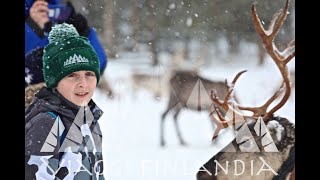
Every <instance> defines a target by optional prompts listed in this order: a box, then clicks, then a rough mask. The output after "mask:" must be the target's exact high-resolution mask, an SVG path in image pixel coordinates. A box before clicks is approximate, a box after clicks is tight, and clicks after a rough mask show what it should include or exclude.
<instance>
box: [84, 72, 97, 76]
mask: <svg viewBox="0 0 320 180" xmlns="http://www.w3.org/2000/svg"><path fill="white" fill-rule="evenodd" d="M86 75H87V76H95V75H96V74H95V73H94V72H87V73H86Z"/></svg>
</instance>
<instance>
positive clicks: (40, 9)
mask: <svg viewBox="0 0 320 180" xmlns="http://www.w3.org/2000/svg"><path fill="white" fill-rule="evenodd" d="M48 11H49V9H48V3H47V2H46V1H44V0H36V1H35V2H34V3H33V5H32V6H31V8H30V17H31V19H32V20H33V21H34V22H35V23H37V24H38V26H39V27H40V28H41V29H43V28H44V25H45V24H46V23H47V22H49V17H48Z"/></svg>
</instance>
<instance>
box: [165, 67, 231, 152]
mask: <svg viewBox="0 0 320 180" xmlns="http://www.w3.org/2000/svg"><path fill="white" fill-rule="evenodd" d="M202 85H203V87H204V89H205V92H204V93H200V89H201V87H202ZM228 88H229V87H228V83H227V82H224V81H212V80H209V79H206V78H204V77H201V76H199V75H198V71H197V70H175V71H174V72H173V73H172V76H171V79H170V95H169V103H168V105H167V108H166V110H165V111H164V112H163V114H162V116H161V124H160V145H161V146H165V139H164V121H165V117H166V116H167V114H168V113H169V112H170V111H174V115H173V120H174V125H175V130H176V133H177V136H178V139H179V141H180V144H181V145H186V142H185V141H184V139H183V138H182V136H181V132H180V129H179V125H178V115H179V113H180V112H181V110H182V109H183V108H187V109H189V110H196V111H201V110H202V111H210V109H208V108H209V107H210V106H211V104H212V102H211V101H210V100H209V99H210V96H209V95H210V91H211V89H215V90H216V93H217V95H218V96H219V97H222V98H224V97H226V96H227V94H228ZM194 89H196V90H197V91H198V96H197V97H195V98H194V97H191V96H190V95H191V93H192V91H193V90H194ZM221 111H222V112H223V109H221ZM208 114H209V113H208Z"/></svg>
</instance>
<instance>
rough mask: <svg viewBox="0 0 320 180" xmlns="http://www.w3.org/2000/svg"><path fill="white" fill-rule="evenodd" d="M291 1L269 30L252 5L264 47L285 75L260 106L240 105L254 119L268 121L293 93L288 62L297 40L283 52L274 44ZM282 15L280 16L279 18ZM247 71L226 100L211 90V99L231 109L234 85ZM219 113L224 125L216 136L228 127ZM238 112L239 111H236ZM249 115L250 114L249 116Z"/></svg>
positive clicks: (279, 13) (274, 19) (255, 23)
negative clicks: (249, 112)
mask: <svg viewBox="0 0 320 180" xmlns="http://www.w3.org/2000/svg"><path fill="white" fill-rule="evenodd" d="M289 1H290V0H286V4H285V8H284V9H280V10H279V11H278V12H277V13H275V14H274V15H273V17H272V19H271V21H270V25H269V27H268V29H267V30H265V29H264V27H263V26H262V24H261V21H260V19H259V17H258V15H257V12H256V6H255V4H253V5H252V7H251V13H252V18H253V22H254V25H255V28H256V31H257V33H258V34H259V36H260V38H261V40H262V42H263V45H264V47H265V48H266V50H267V52H268V54H269V55H270V56H271V58H272V59H273V61H274V62H275V63H276V65H277V67H278V69H279V70H280V73H281V75H282V77H283V83H282V85H281V87H280V88H279V90H278V91H276V92H275V93H274V94H273V96H271V98H270V99H269V100H267V102H265V103H264V104H263V105H262V106H260V107H244V106H238V108H239V109H240V110H246V111H251V112H253V115H252V116H250V117H251V118H253V119H258V118H259V117H260V116H261V117H262V118H263V120H265V121H267V120H268V119H270V117H271V116H272V115H273V114H274V113H275V112H276V111H277V110H279V109H280V108H281V107H282V106H283V105H284V104H285V103H286V102H287V100H288V99H289V97H290V94H291V88H290V79H289V76H288V68H287V64H288V62H290V60H291V59H292V58H293V57H294V56H295V41H294V40H292V41H291V42H290V43H289V44H288V45H287V48H286V49H284V50H283V51H282V52H280V51H279V50H278V48H277V47H276V46H275V44H274V39H275V37H276V35H277V34H278V32H279V31H280V29H281V27H282V25H283V22H284V20H285V19H286V17H287V14H288V9H289ZM279 17H280V18H279ZM244 72H245V71H241V72H239V73H238V74H237V75H236V77H235V78H234V80H233V81H232V84H231V86H230V87H229V91H228V95H227V96H226V97H225V99H224V101H221V100H219V99H218V97H217V96H216V95H215V93H214V92H213V91H212V92H211V100H212V101H213V102H215V103H217V104H218V105H219V106H221V107H222V108H223V109H224V110H226V111H228V110H229V109H230V100H232V99H233V98H234V97H233V96H232V95H231V94H232V92H233V88H234V85H235V83H236V81H237V79H238V78H239V77H240V75H241V74H242V73H244ZM284 89H285V94H284V96H283V97H282V99H281V100H280V102H279V103H278V104H277V105H275V106H274V107H273V108H272V109H271V110H270V111H267V110H268V107H269V106H270V104H272V102H273V101H274V100H275V99H277V97H278V96H279V95H280V94H281V93H282V92H283V90H284ZM215 109H216V108H215ZM215 111H216V112H217V114H218V118H219V119H220V120H217V119H215V117H214V116H212V118H213V119H214V121H215V123H217V122H219V123H221V124H222V125H223V126H218V128H217V129H216V131H215V132H214V138H215V137H216V136H217V134H218V132H219V131H220V130H221V129H222V127H228V126H226V124H227V122H226V119H224V118H223V117H222V116H221V114H220V112H219V111H218V110H217V109H216V110H215ZM235 113H236V114H238V113H237V112H235ZM247 117H248V116H247Z"/></svg>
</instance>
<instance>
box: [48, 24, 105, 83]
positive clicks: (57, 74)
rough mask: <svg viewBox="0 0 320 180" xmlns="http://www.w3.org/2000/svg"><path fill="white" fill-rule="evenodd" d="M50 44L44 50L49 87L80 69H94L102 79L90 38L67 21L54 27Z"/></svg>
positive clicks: (50, 34)
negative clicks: (82, 34)
mask: <svg viewBox="0 0 320 180" xmlns="http://www.w3.org/2000/svg"><path fill="white" fill-rule="evenodd" d="M48 38H49V44H48V45H47V46H46V47H45V48H44V50H43V69H42V70H43V77H44V81H45V83H46V85H47V87H48V88H50V89H51V88H54V87H56V86H57V84H58V83H59V81H60V80H61V79H62V78H64V77H65V76H67V75H69V74H71V73H73V72H76V71H80V70H88V71H93V72H95V74H96V77H97V85H98V83H99V79H100V63H99V59H98V56H97V54H96V52H95V50H94V49H93V47H92V46H91V44H90V42H89V40H88V38H86V37H83V36H80V35H79V33H78V32H77V30H76V28H75V27H74V26H73V25H71V24H67V23H63V24H58V25H55V26H54V27H52V30H51V31H50V33H49V37H48Z"/></svg>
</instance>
